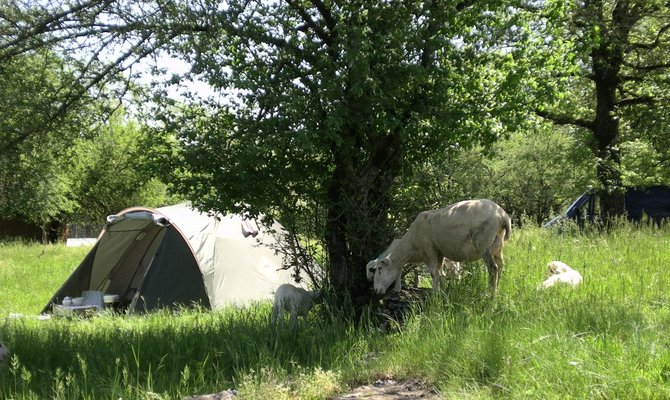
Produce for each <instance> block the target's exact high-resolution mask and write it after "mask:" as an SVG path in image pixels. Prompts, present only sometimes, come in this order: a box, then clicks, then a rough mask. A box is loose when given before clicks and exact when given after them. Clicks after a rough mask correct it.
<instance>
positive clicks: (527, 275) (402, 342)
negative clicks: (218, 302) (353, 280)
mask: <svg viewBox="0 0 670 400" xmlns="http://www.w3.org/2000/svg"><path fill="white" fill-rule="evenodd" d="M17 248H21V246H19V245H17ZM5 250H8V248H6V247H0V253H1V252H3V251H5ZM11 250H12V251H17V250H16V249H11ZM669 250H670V232H669V231H668V230H667V229H665V230H655V229H649V228H645V229H635V228H634V227H631V226H628V225H623V226H621V227H619V228H618V229H617V230H616V231H614V233H611V234H603V233H600V232H587V233H585V234H573V235H557V234H555V233H553V232H550V231H545V230H540V229H523V230H517V231H516V232H515V233H514V236H513V238H512V240H511V241H510V242H509V243H508V245H507V247H506V249H505V257H506V270H505V273H504V275H503V279H502V281H501V288H500V294H499V296H497V297H496V298H495V299H491V298H490V297H489V296H487V295H486V285H487V277H486V276H485V272H484V268H483V265H481V263H473V264H471V265H468V266H466V267H467V268H468V269H469V271H470V272H471V273H470V274H466V276H465V277H464V279H463V280H462V281H461V282H455V283H451V284H449V286H448V287H447V290H446V291H445V293H443V294H441V295H439V296H433V297H432V298H431V299H430V300H429V301H427V302H426V303H425V304H422V305H418V304H417V305H416V310H415V312H414V313H413V314H412V316H411V317H410V318H409V319H408V320H407V322H406V323H405V324H404V325H403V326H399V327H397V329H394V330H392V331H391V332H382V331H380V330H378V329H377V328H376V327H375V325H374V324H373V323H368V324H359V325H356V326H354V325H352V324H350V323H349V322H348V321H346V320H344V319H342V318H339V317H338V316H335V315H329V314H328V312H327V311H325V308H320V309H317V310H316V312H314V313H312V314H311V315H310V317H309V319H308V321H304V322H302V323H301V325H300V329H299V330H298V334H297V336H296V337H294V336H293V335H292V334H291V332H290V331H289V330H279V331H276V330H274V329H272V328H271V327H270V326H269V324H268V318H269V314H270V307H269V305H268V304H258V305H255V306H252V307H248V308H245V309H227V310H223V311H220V312H208V311H204V310H199V311H198V310H196V311H188V312H187V311H184V312H168V311H164V312H160V313H155V314H150V315H147V316H143V317H123V316H117V315H103V316H100V317H95V318H92V319H89V320H66V319H52V320H49V321H38V320H35V319H33V318H29V317H24V318H18V319H16V318H7V317H6V314H4V315H0V318H3V319H2V320H0V321H2V322H0V340H2V341H3V342H4V343H6V344H7V345H8V346H9V347H10V349H11V350H12V352H13V357H12V358H11V359H10V360H9V361H6V362H4V363H3V364H2V365H0V398H16V399H43V398H55V399H107V398H109V399H118V398H124V399H141V398H146V399H149V398H151V399H173V398H174V399H178V398H183V397H185V396H187V395H191V394H196V393H213V392H219V391H222V390H224V389H227V388H235V389H236V390H237V391H238V396H239V397H240V398H244V399H246V398H250V399H268V398H278V399H282V398H285V399H291V398H303V399H323V398H327V397H328V396H332V395H334V394H335V393H338V392H341V391H343V390H345V389H346V388H347V387H349V386H353V385H355V384H358V383H362V382H369V381H373V380H375V379H378V378H380V377H386V376H393V377H394V378H396V379H404V378H407V379H410V378H411V379H420V380H422V381H424V382H426V384H430V385H433V386H435V387H436V388H437V389H438V391H439V393H440V394H441V395H442V396H444V398H494V397H501V398H542V399H547V398H549V399H551V398H668V397H670V295H669V294H668V293H667V292H668V290H667V289H668V284H669V283H670V282H669V280H670V277H669V276H668V272H667V268H668V267H669V266H670V251H669ZM18 251H19V252H20V250H18ZM23 251H24V252H25V253H31V252H32V253H33V254H34V253H36V252H39V250H37V249H35V248H33V247H31V246H27V247H24V248H23ZM56 251H63V252H66V253H67V252H68V251H70V250H63V249H58V250H56V249H54V254H55V253H56ZM82 256H83V255H78V257H82ZM14 257H16V256H14ZM67 257H69V255H68V256H65V255H63V256H59V257H57V258H58V259H59V260H61V261H49V262H50V263H52V264H58V263H65V262H66V261H64V260H65V259H66V258H67ZM0 259H3V260H4V259H7V257H5V256H3V254H0ZM28 259H30V260H32V258H31V257H28V258H27V259H26V260H28ZM554 259H558V260H561V261H564V262H566V263H567V264H569V265H571V266H573V267H574V268H576V269H578V270H579V271H580V272H581V273H582V275H583V276H584V282H583V284H582V285H581V286H578V287H577V288H574V289H572V288H568V287H554V288H551V289H548V290H539V289H538V286H539V284H540V283H541V282H542V281H543V280H544V270H545V266H546V264H547V262H549V261H551V260H554ZM26 263H27V261H26ZM19 264H20V263H19ZM38 264H39V263H38ZM76 264H77V262H75V263H74V264H73V266H72V267H71V268H74V266H76ZM0 265H3V266H2V267H1V269H0V276H4V277H8V276H13V275H14V272H12V271H7V270H4V269H5V268H8V267H7V266H6V264H0ZM30 265H31V266H24V265H15V266H14V267H11V268H22V270H27V269H30V268H34V271H33V272H29V271H26V272H20V273H25V274H27V276H30V275H31V274H37V273H38V272H39V271H40V270H42V269H44V268H45V267H44V266H43V265H37V264H30ZM17 273H19V272H17ZM65 275H67V274H65ZM65 277H66V276H62V277H59V278H58V281H57V284H55V286H54V284H53V283H52V284H51V288H52V291H51V292H48V293H44V292H43V291H41V290H39V289H36V290H35V291H33V290H32V283H31V282H33V281H31V280H25V283H22V284H23V286H24V288H26V289H28V290H20V291H16V293H18V294H19V295H20V296H19V297H28V296H31V293H40V294H39V296H38V297H42V298H41V299H40V300H39V301H37V300H30V301H27V300H25V299H22V298H16V299H8V298H7V297H5V296H2V297H0V310H7V311H9V310H11V311H16V310H19V311H22V312H24V313H27V314H29V313H36V312H38V311H39V309H41V307H42V306H43V304H44V303H45V302H46V301H47V300H48V298H49V297H50V296H51V294H52V293H53V291H55V290H56V288H57V287H58V286H59V285H60V283H61V282H62V281H63V280H64V279H65ZM54 279H56V278H54ZM10 280H11V279H10ZM3 283H4V280H3V281H0V288H2V289H0V290H5V289H4V287H3V286H4V284H3ZM39 285H40V286H48V284H46V283H44V282H41V283H40V284H39ZM33 303H34V304H39V306H31V305H30V304H33ZM7 311H3V312H7Z"/></svg>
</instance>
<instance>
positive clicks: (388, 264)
mask: <svg viewBox="0 0 670 400" xmlns="http://www.w3.org/2000/svg"><path fill="white" fill-rule="evenodd" d="M368 265H369V264H368ZM374 271H375V272H374V289H375V293H377V294H384V293H386V290H387V289H388V288H389V287H390V286H391V285H392V284H393V283H395V281H396V280H397V279H398V278H400V273H401V272H402V265H401V264H400V263H397V262H395V263H394V262H393V260H392V259H391V255H390V254H389V255H388V256H386V257H384V258H382V259H381V260H379V261H377V265H376V267H375V270H374Z"/></svg>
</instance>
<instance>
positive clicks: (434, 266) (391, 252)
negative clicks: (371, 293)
mask: <svg viewBox="0 0 670 400" xmlns="http://www.w3.org/2000/svg"><path fill="white" fill-rule="evenodd" d="M511 234H512V224H511V221H510V218H509V216H508V215H507V213H506V212H505V210H503V209H502V208H501V207H500V206H499V205H497V204H496V203H494V202H492V201H491V200H486V199H482V200H467V201H461V202H459V203H456V204H452V205H449V206H447V207H445V208H441V209H439V210H432V211H423V212H421V213H419V215H418V216H417V217H416V219H414V222H412V224H411V225H410V227H409V229H408V230H407V232H406V233H405V235H404V236H403V237H402V238H400V239H395V240H394V241H393V242H392V243H391V245H390V246H389V247H388V248H387V249H386V250H385V251H384V252H382V254H381V255H380V256H379V257H377V259H375V260H373V261H370V262H369V263H368V264H367V266H366V268H367V271H366V274H367V277H368V279H369V280H373V279H374V290H375V292H376V293H377V294H384V293H386V291H387V290H388V288H389V287H390V286H391V284H392V283H394V282H395V285H394V289H393V290H394V291H399V290H400V277H401V275H402V269H403V268H404V267H405V265H407V264H409V263H424V264H426V267H427V268H428V271H429V272H430V274H431V277H432V279H433V290H434V291H437V290H439V286H440V283H439V279H440V275H442V274H444V267H443V266H442V263H443V261H444V259H445V258H446V259H447V260H451V261H455V262H462V261H475V260H478V259H480V258H483V259H484V262H485V263H486V266H487V268H488V273H489V287H490V289H491V292H492V293H495V292H496V291H497V288H498V281H499V280H500V275H501V274H502V269H503V256H502V250H503V245H504V243H505V240H507V239H509V238H510V235H511ZM459 266H460V265H459Z"/></svg>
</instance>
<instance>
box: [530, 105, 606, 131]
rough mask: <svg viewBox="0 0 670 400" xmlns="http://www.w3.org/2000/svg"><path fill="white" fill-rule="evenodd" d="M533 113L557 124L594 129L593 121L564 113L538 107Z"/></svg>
mask: <svg viewBox="0 0 670 400" xmlns="http://www.w3.org/2000/svg"><path fill="white" fill-rule="evenodd" d="M535 114H537V115H539V116H540V117H542V118H544V119H548V120H550V121H552V122H553V123H555V124H557V125H574V126H579V127H582V128H586V129H588V130H591V131H593V130H595V123H594V121H588V120H585V119H582V118H576V117H573V116H571V115H566V114H559V113H553V112H550V111H547V110H542V109H539V108H536V109H535Z"/></svg>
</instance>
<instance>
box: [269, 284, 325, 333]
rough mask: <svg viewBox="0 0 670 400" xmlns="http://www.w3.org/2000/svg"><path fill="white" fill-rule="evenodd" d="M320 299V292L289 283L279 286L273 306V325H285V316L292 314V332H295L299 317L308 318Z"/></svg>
mask: <svg viewBox="0 0 670 400" xmlns="http://www.w3.org/2000/svg"><path fill="white" fill-rule="evenodd" d="M320 297H321V291H320V290H315V291H309V290H305V289H303V288H300V287H295V286H293V285H291V284H289V283H285V284H283V285H281V286H279V287H278V288H277V291H276V292H275V301H274V305H273V306H272V323H273V324H275V325H276V324H277V322H278V321H281V323H282V324H283V323H284V317H285V314H286V312H288V313H290V314H291V330H292V331H293V332H295V329H296V326H297V323H298V316H301V317H306V316H307V314H309V310H311V309H312V307H314V304H315V302H316V301H318V299H319V298H320Z"/></svg>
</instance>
